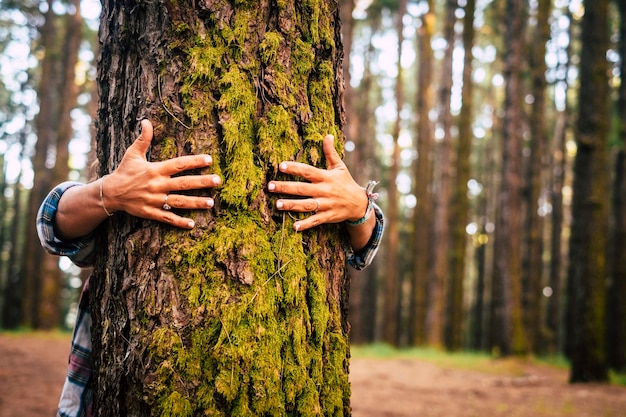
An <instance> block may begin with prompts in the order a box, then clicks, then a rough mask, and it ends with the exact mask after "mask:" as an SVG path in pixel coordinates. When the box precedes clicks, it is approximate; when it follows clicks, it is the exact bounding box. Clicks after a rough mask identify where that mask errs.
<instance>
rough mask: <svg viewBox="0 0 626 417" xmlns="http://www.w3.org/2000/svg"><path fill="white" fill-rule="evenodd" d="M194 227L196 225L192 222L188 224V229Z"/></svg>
mask: <svg viewBox="0 0 626 417" xmlns="http://www.w3.org/2000/svg"><path fill="white" fill-rule="evenodd" d="M195 225H196V223H195V222H194V221H193V220H192V221H190V222H189V228H190V229H193V227H194V226H195Z"/></svg>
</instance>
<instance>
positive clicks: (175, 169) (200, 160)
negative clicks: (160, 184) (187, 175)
mask: <svg viewBox="0 0 626 417" xmlns="http://www.w3.org/2000/svg"><path fill="white" fill-rule="evenodd" d="M212 163H213V158H211V156H209V155H185V156H179V157H177V158H172V159H168V160H166V161H162V162H160V171H161V172H162V173H163V174H164V175H174V174H178V173H180V172H183V171H189V170H191V169H196V168H205V167H207V166H209V165H211V164H212Z"/></svg>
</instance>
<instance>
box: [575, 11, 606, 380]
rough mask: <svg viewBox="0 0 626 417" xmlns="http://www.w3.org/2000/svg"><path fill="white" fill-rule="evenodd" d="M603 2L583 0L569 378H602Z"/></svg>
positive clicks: (603, 321) (604, 343) (603, 226)
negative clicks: (584, 0) (585, 0)
mask: <svg viewBox="0 0 626 417" xmlns="http://www.w3.org/2000/svg"><path fill="white" fill-rule="evenodd" d="M608 5H609V2H608V0H594V1H589V2H585V15H584V17H583V20H582V34H581V41H582V43H581V47H582V50H581V59H580V93H579V116H578V123H577V132H576V145H577V152H576V159H575V161H574V186H573V199H572V218H573V223H572V234H571V240H570V266H569V271H568V285H569V294H570V296H569V297H568V307H567V308H568V311H569V313H570V314H571V318H572V323H573V324H574V325H573V326H572V327H571V328H570V330H571V331H570V333H569V334H568V338H569V339H570V342H569V345H570V347H571V351H570V353H571V374H570V381H571V382H587V381H606V380H607V379H608V375H607V363H606V341H605V337H606V334H605V329H606V325H605V317H606V311H605V308H606V303H605V299H606V286H605V283H606V279H607V269H606V260H607V259H606V251H607V245H606V243H607V234H608V214H609V195H610V187H609V175H608V170H609V165H610V164H609V157H608V149H607V148H608V136H609V125H610V112H609V85H608V79H607V74H608V73H609V68H608V64H607V61H606V56H605V54H606V51H607V49H608V41H609V39H608V27H609V24H608Z"/></svg>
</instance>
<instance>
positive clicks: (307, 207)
mask: <svg viewBox="0 0 626 417" xmlns="http://www.w3.org/2000/svg"><path fill="white" fill-rule="evenodd" d="M320 206H321V203H320V201H319V199H316V198H304V199H302V200H278V201H277V202H276V208H277V209H279V210H283V211H294V212H296V213H308V212H313V213H315V212H316V211H318V210H319V209H320Z"/></svg>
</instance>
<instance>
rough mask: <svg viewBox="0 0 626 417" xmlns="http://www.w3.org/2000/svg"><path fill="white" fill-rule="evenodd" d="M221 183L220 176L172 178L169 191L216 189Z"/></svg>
mask: <svg viewBox="0 0 626 417" xmlns="http://www.w3.org/2000/svg"><path fill="white" fill-rule="evenodd" d="M221 181H222V180H221V178H220V177H219V176H218V175H184V176H182V177H174V178H171V179H170V180H169V182H168V184H167V185H168V189H169V191H180V190H201V189H204V188H213V187H216V186H218V185H219V184H220V183H221Z"/></svg>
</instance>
